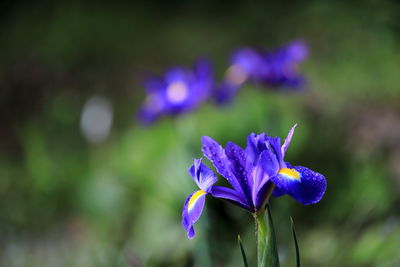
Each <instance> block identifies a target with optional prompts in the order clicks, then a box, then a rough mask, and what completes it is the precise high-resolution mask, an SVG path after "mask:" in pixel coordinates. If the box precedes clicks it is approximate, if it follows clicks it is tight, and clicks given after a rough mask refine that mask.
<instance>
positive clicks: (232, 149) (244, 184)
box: [225, 142, 253, 206]
mask: <svg viewBox="0 0 400 267" xmlns="http://www.w3.org/2000/svg"><path fill="white" fill-rule="evenodd" d="M225 154H226V156H227V157H228V160H229V162H230V164H229V168H230V169H231V171H232V173H233V174H234V175H235V177H236V179H237V181H238V182H239V184H240V187H241V188H242V192H243V194H244V195H245V197H246V199H247V203H249V204H250V206H253V200H252V197H251V192H252V188H253V179H252V177H251V176H252V169H253V162H252V161H251V159H250V158H249V157H248V156H247V154H246V153H245V152H244V150H243V149H242V148H241V147H240V146H238V145H236V144H235V143H232V142H229V143H227V144H226V147H225Z"/></svg>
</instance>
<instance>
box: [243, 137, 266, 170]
mask: <svg viewBox="0 0 400 267" xmlns="http://www.w3.org/2000/svg"><path fill="white" fill-rule="evenodd" d="M266 143H267V135H266V134H265V133H262V134H255V133H251V134H250V135H249V136H248V137H247V147H246V153H247V155H249V157H250V158H251V159H252V160H253V163H254V165H255V164H256V163H257V161H258V157H259V155H260V153H261V152H263V151H264V150H265V149H267V146H266Z"/></svg>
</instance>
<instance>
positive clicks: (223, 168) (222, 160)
mask: <svg viewBox="0 0 400 267" xmlns="http://www.w3.org/2000/svg"><path fill="white" fill-rule="evenodd" d="M201 142H202V151H203V154H204V156H205V157H206V158H208V159H209V160H210V161H211V162H212V164H213V165H214V167H215V169H216V170H217V172H218V173H219V174H221V175H222V176H223V177H224V178H225V179H227V180H228V182H229V183H230V184H231V185H232V187H233V188H234V189H235V190H236V191H238V192H243V191H242V188H241V186H240V184H239V182H238V181H237V179H236V177H235V175H234V174H233V173H232V171H231V169H230V168H229V165H230V163H229V160H228V158H227V156H226V154H225V150H224V149H223V148H222V147H221V146H220V145H219V144H218V143H217V142H216V141H214V139H212V138H211V137H208V136H203V137H202V138H201Z"/></svg>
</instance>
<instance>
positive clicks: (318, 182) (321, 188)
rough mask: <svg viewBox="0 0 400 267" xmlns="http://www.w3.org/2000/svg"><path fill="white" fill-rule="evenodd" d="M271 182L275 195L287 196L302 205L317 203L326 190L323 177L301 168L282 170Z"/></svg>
mask: <svg viewBox="0 0 400 267" xmlns="http://www.w3.org/2000/svg"><path fill="white" fill-rule="evenodd" d="M271 181H272V182H273V183H274V184H275V185H276V193H275V195H278V196H279V195H282V194H283V193H286V194H289V195H290V196H292V197H293V198H294V199H296V200H297V201H298V202H300V203H302V204H304V205H310V204H314V203H317V202H319V201H320V200H321V198H322V196H323V195H324V193H325V190H326V180H325V177H324V176H323V175H322V174H320V173H317V172H314V171H312V170H310V169H308V168H306V167H302V166H296V167H294V168H292V169H291V168H283V169H281V170H279V172H278V174H277V175H275V176H273V177H271Z"/></svg>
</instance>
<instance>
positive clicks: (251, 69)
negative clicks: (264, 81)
mask: <svg viewBox="0 0 400 267" xmlns="http://www.w3.org/2000/svg"><path fill="white" fill-rule="evenodd" d="M231 63H232V65H238V66H240V67H241V68H242V69H243V70H244V71H245V72H246V73H247V75H248V76H250V77H252V76H254V75H255V72H257V70H258V67H259V66H260V64H262V63H263V58H262V56H261V55H260V53H258V52H257V51H256V50H254V49H251V48H241V49H238V50H236V51H235V52H234V53H233V55H232V59H231Z"/></svg>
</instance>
